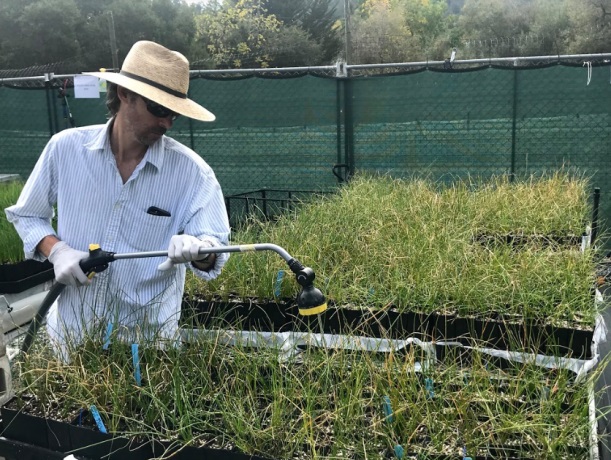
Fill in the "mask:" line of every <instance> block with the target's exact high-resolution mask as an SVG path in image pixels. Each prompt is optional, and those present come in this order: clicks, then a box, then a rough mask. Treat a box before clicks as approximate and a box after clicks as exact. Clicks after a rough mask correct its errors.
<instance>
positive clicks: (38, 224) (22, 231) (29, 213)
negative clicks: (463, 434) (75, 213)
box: [4, 139, 57, 261]
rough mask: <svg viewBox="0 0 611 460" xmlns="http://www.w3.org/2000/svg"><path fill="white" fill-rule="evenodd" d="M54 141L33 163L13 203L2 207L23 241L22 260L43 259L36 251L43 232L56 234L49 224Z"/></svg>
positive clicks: (53, 185)
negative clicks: (17, 197)
mask: <svg viewBox="0 0 611 460" xmlns="http://www.w3.org/2000/svg"><path fill="white" fill-rule="evenodd" d="M55 146H56V143H55V140H54V139H51V140H50V141H49V143H48V144H47V146H46V147H45V149H44V150H43V152H42V154H41V156H40V158H39V159H38V161H37V162H36V166H35V167H34V169H33V171H32V173H31V174H30V177H29V178H28V180H27V182H26V183H25V186H24V188H23V190H22V192H21V195H20V196H19V199H18V200H17V203H16V204H15V205H13V206H10V207H8V208H6V209H5V210H4V212H5V214H6V218H7V219H8V221H9V222H11V223H12V224H13V225H14V226H15V230H16V231H17V233H18V234H19V236H20V237H21V239H22V241H23V250H24V254H25V257H26V259H35V260H40V261H42V260H45V257H44V256H43V255H42V254H40V253H39V252H38V251H37V250H36V246H38V243H40V241H41V240H42V239H43V238H44V237H45V236H47V235H56V232H55V230H54V229H53V226H52V224H51V222H52V219H53V215H54V209H53V206H54V205H55V202H56V197H57V181H56V177H57V176H56V168H55V161H54V151H55Z"/></svg>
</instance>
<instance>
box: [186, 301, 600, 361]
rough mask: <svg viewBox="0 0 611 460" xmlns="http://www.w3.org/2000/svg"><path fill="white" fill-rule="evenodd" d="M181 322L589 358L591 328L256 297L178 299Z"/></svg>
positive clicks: (206, 325)
mask: <svg viewBox="0 0 611 460" xmlns="http://www.w3.org/2000/svg"><path fill="white" fill-rule="evenodd" d="M181 321H182V324H183V326H185V327H188V326H190V325H191V326H194V327H196V328H210V327H214V325H215V324H231V325H232V328H239V329H241V330H245V331H260V332H289V331H295V332H315V333H325V334H353V335H360V336H367V337H373V338H385V339H395V340H404V339H407V338H418V339H420V340H424V341H435V342H439V341H446V342H458V343H460V344H461V345H474V344H478V345H480V346H481V345H485V346H486V347H487V348H494V349H499V350H507V351H527V352H529V353H538V354H542V355H547V356H562V357H570V358H579V359H591V358H592V342H593V338H594V330H593V329H591V330H583V329H573V328H569V327H556V326H551V325H542V324H538V323H536V322H533V321H522V322H519V321H506V320H503V319H502V318H498V319H497V318H465V317H459V316H454V315H441V314H424V313H413V312H399V311H397V310H393V309H386V310H375V309H360V310H357V309H350V308H346V307H338V306H335V305H331V304H330V305H329V307H328V308H327V310H326V311H325V312H323V313H321V314H320V315H314V316H300V315H299V314H298V310H297V306H296V305H295V304H294V302H293V301H289V300H286V301H278V302H275V301H271V302H270V301H267V302H258V301H256V299H242V300H239V299H235V300H230V301H227V302H224V301H197V302H187V301H185V302H184V303H183V311H182V319H181Z"/></svg>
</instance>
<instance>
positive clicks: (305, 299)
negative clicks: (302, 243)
mask: <svg viewBox="0 0 611 460" xmlns="http://www.w3.org/2000/svg"><path fill="white" fill-rule="evenodd" d="M250 251H274V252H276V253H278V254H279V255H280V256H281V257H282V258H283V259H284V260H285V261H286V262H287V264H288V266H289V268H290V269H291V271H292V272H293V273H294V274H295V278H296V279H297V283H299V284H300V285H301V292H300V293H299V295H298V296H297V307H298V308H299V314H300V315H304V316H310V315H317V314H319V313H322V312H323V311H325V310H326V309H327V302H326V300H325V296H324V295H323V294H322V292H320V290H319V289H317V288H315V287H314V278H315V277H316V274H315V273H314V270H312V269H311V268H310V267H304V266H303V265H302V264H301V262H299V261H298V260H297V259H295V258H294V257H292V256H291V255H290V254H289V253H288V252H286V251H285V250H284V249H283V248H281V247H280V246H277V245H275V244H269V243H259V244H242V245H236V246H221V247H216V248H201V249H200V250H199V253H200V254H218V253H223V252H250ZM167 256H168V252H167V251H148V252H128V253H123V254H117V253H114V252H109V251H104V250H102V249H101V248H100V245H98V244H90V245H89V257H87V258H85V259H83V260H81V261H80V262H79V265H80V267H81V269H82V270H83V272H84V273H85V274H86V275H87V276H88V277H89V278H93V276H94V275H95V274H96V273H100V272H103V271H104V270H106V269H107V268H108V264H109V263H110V262H114V261H115V260H120V259H142V258H145V257H167ZM65 287H66V285H65V284H61V283H56V284H55V285H53V287H52V288H51V289H50V290H49V292H48V294H47V295H46V296H45V298H44V300H43V301H42V303H41V304H40V307H39V308H38V312H37V313H36V316H35V317H34V319H33V320H32V322H31V323H30V326H29V328H28V330H27V332H26V336H25V338H24V340H23V345H22V346H21V351H23V352H25V353H27V352H28V351H29V349H30V347H31V346H32V342H33V341H34V337H35V336H36V332H37V331H38V329H39V328H40V325H41V324H42V321H43V320H44V317H45V316H46V314H47V312H48V311H49V309H50V308H51V305H53V302H55V299H57V297H59V295H60V294H61V292H62V291H63V290H64V288H65Z"/></svg>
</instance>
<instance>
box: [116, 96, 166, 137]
mask: <svg viewBox="0 0 611 460" xmlns="http://www.w3.org/2000/svg"><path fill="white" fill-rule="evenodd" d="M120 111H121V112H122V113H123V117H122V119H123V123H124V124H125V127H126V128H127V130H128V131H130V132H131V133H133V135H134V139H135V140H136V141H137V142H139V143H140V144H142V145H145V146H147V147H148V146H151V145H153V144H154V143H155V142H157V141H158V140H159V139H160V138H161V136H163V135H164V134H165V133H166V131H167V130H168V129H170V128H171V127H172V124H173V121H172V115H168V116H166V117H158V116H155V115H153V114H152V113H151V112H150V111H149V109H147V103H146V102H145V99H144V98H142V96H139V95H137V94H135V93H132V92H127V97H126V99H125V100H123V101H122V103H121V108H120Z"/></svg>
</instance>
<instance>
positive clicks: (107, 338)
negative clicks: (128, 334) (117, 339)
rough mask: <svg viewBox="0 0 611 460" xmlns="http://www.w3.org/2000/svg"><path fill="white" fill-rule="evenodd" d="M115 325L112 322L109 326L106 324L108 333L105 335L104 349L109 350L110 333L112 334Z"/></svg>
mask: <svg viewBox="0 0 611 460" xmlns="http://www.w3.org/2000/svg"><path fill="white" fill-rule="evenodd" d="M113 327H114V326H113V324H112V323H108V326H106V335H105V336H104V345H102V349H104V350H108V347H109V346H110V335H111V334H112V328H113Z"/></svg>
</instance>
